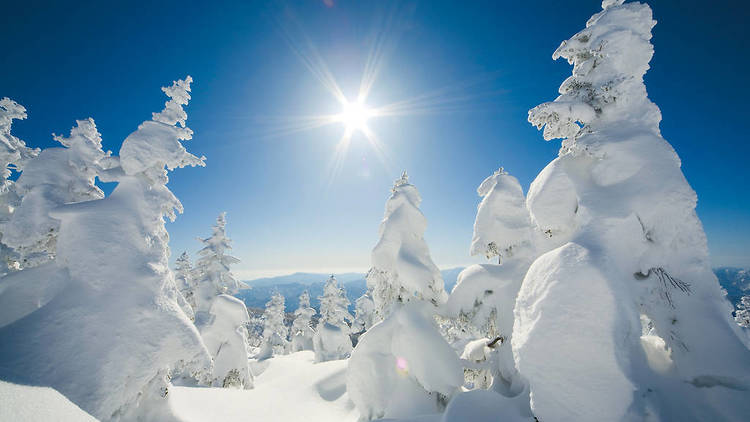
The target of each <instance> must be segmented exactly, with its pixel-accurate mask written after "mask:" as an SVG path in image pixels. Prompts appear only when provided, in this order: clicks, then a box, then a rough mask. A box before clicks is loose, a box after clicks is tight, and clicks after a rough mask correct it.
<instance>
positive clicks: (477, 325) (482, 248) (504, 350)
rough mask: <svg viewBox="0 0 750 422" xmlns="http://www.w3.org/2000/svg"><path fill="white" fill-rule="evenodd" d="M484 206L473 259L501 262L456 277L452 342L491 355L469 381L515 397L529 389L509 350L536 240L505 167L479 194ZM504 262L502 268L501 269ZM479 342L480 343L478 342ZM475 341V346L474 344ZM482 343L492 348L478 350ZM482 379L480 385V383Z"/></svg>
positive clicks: (516, 185)
mask: <svg viewBox="0 0 750 422" xmlns="http://www.w3.org/2000/svg"><path fill="white" fill-rule="evenodd" d="M477 192H478V193H479V196H481V197H482V202H481V203H480V204H479V207H478V209H477V216H476V220H475V222H474V238H473V240H472V243H471V254H472V255H478V254H484V255H485V256H486V257H487V258H488V259H492V258H494V257H495V256H497V257H498V261H499V262H498V264H481V265H472V266H469V267H467V268H465V269H464V270H463V271H461V273H460V274H459V275H458V280H457V283H456V286H455V287H454V288H453V291H452V292H451V295H450V297H449V298H448V303H447V306H446V309H447V310H448V312H447V314H448V316H450V317H451V320H450V321H445V325H446V326H447V328H448V330H447V331H448V335H449V337H448V339H449V340H450V341H451V343H454V344H457V345H459V346H460V347H463V344H465V343H466V342H467V341H470V343H469V344H467V345H466V347H474V349H473V350H472V352H471V353H470V352H469V351H467V350H464V353H469V354H473V353H474V352H476V351H482V350H486V351H487V356H485V355H482V359H481V360H482V361H481V362H475V363H473V364H472V366H471V367H470V368H466V371H465V374H466V376H467V382H468V383H469V384H473V385H474V386H475V387H476V386H477V385H480V384H481V385H483V386H485V387H489V386H490V384H491V386H492V388H493V389H494V390H495V391H497V392H498V393H500V394H503V395H506V396H516V395H518V394H519V393H520V392H521V391H522V390H523V389H524V387H525V383H524V382H523V380H522V379H521V377H520V375H519V373H518V371H517V370H516V367H515V362H514V358H513V353H512V350H511V346H510V341H511V340H512V331H513V323H514V315H513V308H514V306H515V301H516V297H517V295H518V291H519V289H520V288H521V284H522V282H523V278H524V276H525V275H526V271H527V270H528V268H529V265H530V264H531V261H532V260H533V259H534V258H535V252H536V247H535V243H536V242H535V240H536V239H537V238H538V237H539V236H535V235H536V234H537V232H536V231H535V230H534V229H533V228H532V224H531V221H530V218H529V211H528V209H527V208H526V198H525V197H524V195H523V191H522V190H521V185H520V184H519V183H518V180H517V179H516V178H515V177H513V176H511V175H510V174H508V173H507V172H506V171H504V170H503V168H502V167H501V168H500V169H499V170H497V171H496V172H495V173H494V174H493V175H491V176H489V177H488V178H486V179H485V180H484V181H483V182H482V183H481V185H480V186H479V188H478V189H477ZM500 263H502V265H499V264H500ZM480 339H481V340H480ZM472 340H473V341H472ZM481 343H484V344H485V345H487V344H492V347H487V348H486V349H485V348H483V347H479V346H478V345H481ZM477 380H481V382H477Z"/></svg>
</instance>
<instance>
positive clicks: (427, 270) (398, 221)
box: [346, 172, 463, 419]
mask: <svg viewBox="0 0 750 422" xmlns="http://www.w3.org/2000/svg"><path fill="white" fill-rule="evenodd" d="M420 201H421V198H420V197H419V192H417V189H416V188H415V187H414V186H413V185H411V184H409V180H408V176H407V174H406V172H404V173H403V174H402V176H401V178H400V179H398V180H397V181H396V183H395V184H394V186H393V189H392V195H391V197H390V198H389V199H388V202H387V203H386V208H385V217H384V219H383V222H382V223H381V225H380V240H379V241H378V243H377V245H375V248H374V249H373V251H372V268H371V269H370V271H369V272H368V274H367V285H368V290H369V291H371V292H372V298H373V301H374V305H375V312H376V315H377V316H378V320H382V321H381V322H378V323H377V324H375V325H373V326H372V327H371V328H370V329H369V330H368V331H367V332H365V333H364V334H363V335H362V336H361V337H359V339H358V342H357V347H356V348H355V349H354V351H353V352H352V356H351V359H350V360H349V369H348V371H347V383H346V386H347V388H346V389H347V392H348V393H349V397H350V398H351V399H352V401H353V402H354V404H355V405H356V407H357V410H358V411H359V412H360V415H361V416H362V417H363V418H365V419H374V418H382V417H401V418H410V417H415V416H418V415H422V414H425V413H436V412H440V411H442V410H443V409H444V406H445V403H446V402H447V400H448V399H449V398H450V396H452V395H453V394H454V393H455V392H457V391H458V390H459V387H460V386H461V384H462V383H463V371H462V370H461V364H460V361H459V359H458V356H457V355H456V353H455V352H454V351H453V349H452V348H451V346H450V345H449V344H448V343H447V342H446V341H445V340H444V339H443V337H442V336H441V335H440V332H439V330H438V327H437V324H436V323H435V320H434V318H435V313H436V311H437V310H438V305H442V304H443V303H445V301H446V299H447V294H446V293H445V287H444V285H443V279H442V277H441V275H440V271H439V270H438V268H437V266H435V264H434V263H433V262H432V259H431V258H430V253H429V250H428V248H427V244H426V243H425V241H424V231H425V228H426V226H427V222H426V220H425V218H424V216H423V215H422V212H421V211H420V210H419V203H420ZM394 368H395V370H394Z"/></svg>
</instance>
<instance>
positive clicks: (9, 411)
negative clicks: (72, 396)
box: [0, 381, 97, 422]
mask: <svg viewBox="0 0 750 422" xmlns="http://www.w3.org/2000/svg"><path fill="white" fill-rule="evenodd" d="M96 420H97V419H96V418H94V417H93V416H91V415H89V414H88V413H86V412H84V411H83V410H81V408H80V407H78V406H76V405H75V404H73V403H72V402H71V401H70V400H68V399H67V398H65V396H63V395H62V394H60V393H59V392H57V391H56V390H54V389H52V388H49V387H32V386H28V385H18V384H11V383H9V382H5V381H0V421H8V422H39V421H56V422H95V421H96Z"/></svg>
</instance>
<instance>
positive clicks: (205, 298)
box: [194, 213, 244, 311]
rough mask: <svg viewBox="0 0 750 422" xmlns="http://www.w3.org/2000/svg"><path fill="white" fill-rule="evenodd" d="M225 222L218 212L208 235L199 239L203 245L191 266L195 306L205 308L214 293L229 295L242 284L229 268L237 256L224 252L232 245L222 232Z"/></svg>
mask: <svg viewBox="0 0 750 422" xmlns="http://www.w3.org/2000/svg"><path fill="white" fill-rule="evenodd" d="M226 225H227V220H226V213H221V214H219V216H218V217H216V224H215V225H214V226H213V233H212V234H211V236H209V237H207V238H205V239H199V240H200V241H201V242H202V243H203V244H204V245H205V246H204V247H203V249H201V250H200V251H198V255H200V258H198V261H197V262H196V268H195V272H196V280H195V282H194V283H195V285H196V290H197V291H196V292H195V294H194V296H195V303H196V306H197V308H198V309H199V310H203V311H205V310H206V309H207V307H208V306H210V303H211V300H213V298H214V297H215V296H216V295H220V294H224V293H226V294H230V295H232V294H235V293H237V292H238V291H239V289H240V288H241V287H243V286H244V283H241V282H239V281H237V280H236V279H235V278H234V276H233V275H232V272H231V270H230V268H229V267H230V266H231V265H232V264H236V263H238V262H240V260H239V259H237V258H235V257H233V256H231V255H228V254H227V251H228V250H229V249H232V246H231V240H230V239H229V238H228V237H227V234H226Z"/></svg>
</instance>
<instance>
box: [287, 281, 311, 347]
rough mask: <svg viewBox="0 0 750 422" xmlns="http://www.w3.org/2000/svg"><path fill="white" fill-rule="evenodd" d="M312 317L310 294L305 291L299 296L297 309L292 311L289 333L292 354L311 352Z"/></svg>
mask: <svg viewBox="0 0 750 422" xmlns="http://www.w3.org/2000/svg"><path fill="white" fill-rule="evenodd" d="M313 315H315V309H313V308H312V307H311V306H310V293H308V292H307V290H305V291H304V292H302V294H301V295H300V296H299V307H298V308H297V310H296V311H294V322H292V330H291V333H290V337H291V339H292V342H291V343H292V344H291V347H292V352H298V351H300V350H312V348H313V343H312V339H313V335H315V330H313V327H312V317H313Z"/></svg>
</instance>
